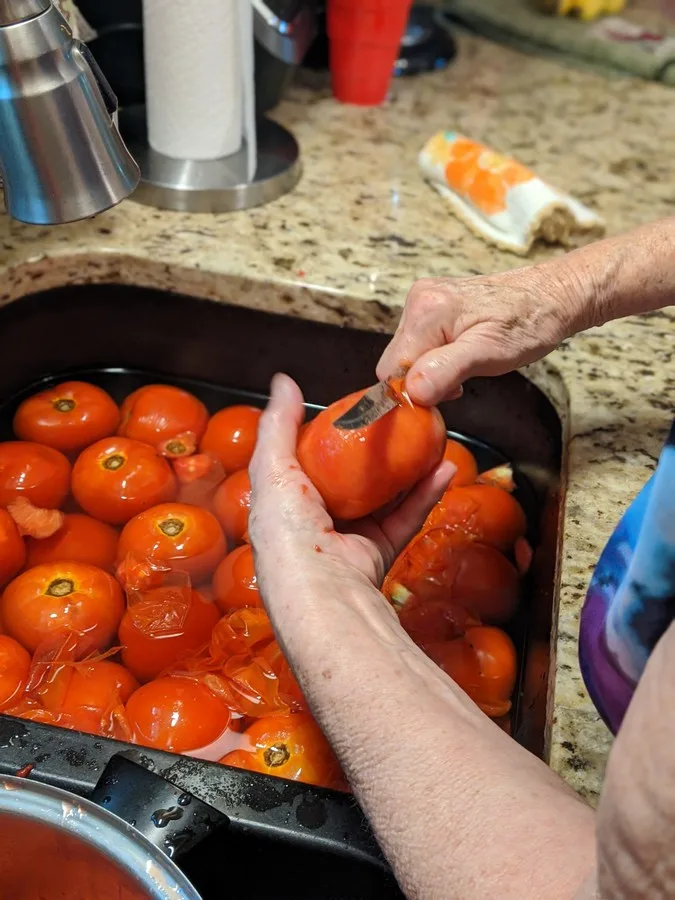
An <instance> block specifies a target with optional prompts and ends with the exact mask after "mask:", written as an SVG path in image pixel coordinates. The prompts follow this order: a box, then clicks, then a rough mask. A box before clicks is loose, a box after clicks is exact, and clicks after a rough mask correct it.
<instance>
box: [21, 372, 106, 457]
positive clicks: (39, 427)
mask: <svg viewBox="0 0 675 900" xmlns="http://www.w3.org/2000/svg"><path fill="white" fill-rule="evenodd" d="M119 420H120V411H119V409H118V406H117V404H116V403H115V401H114V400H113V399H112V397H111V396H110V395H109V394H107V393H106V392H105V391H104V390H102V389H101V388H99V387H96V386H95V385H93V384H86V382H84V381H65V382H64V383H63V384H58V385H56V387H52V388H47V390H45V391H41V392H40V393H39V394H35V395H34V396H33V397H29V398H28V399H27V400H24V401H23V403H22V404H21V405H20V406H19V408H18V409H17V411H16V415H15V416H14V432H15V434H16V436H17V437H19V438H21V440H22V441H35V442H36V443H38V444H46V445H47V447H53V448H54V449H55V450H61V451H62V452H63V453H73V452H76V451H79V450H83V449H84V448H85V447H87V446H88V445H89V444H92V443H93V442H94V441H99V440H101V438H104V437H108V436H109V435H111V434H115V430H116V428H117V426H118V424H119Z"/></svg>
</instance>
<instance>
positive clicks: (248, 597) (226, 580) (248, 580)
mask: <svg viewBox="0 0 675 900" xmlns="http://www.w3.org/2000/svg"><path fill="white" fill-rule="evenodd" d="M212 590H213V596H214V598H215V601H216V603H217V604H218V606H219V607H220V608H221V610H222V611H223V612H229V611H230V610H233V609H240V608H242V607H245V606H262V605H263V602H262V597H261V596H260V592H259V590H258V579H257V577H256V574H255V566H254V563H253V550H252V549H251V547H250V545H249V544H244V545H243V546H242V547H237V549H236V550H233V551H232V552H231V553H228V555H227V556H226V557H225V559H224V560H223V561H222V562H221V563H220V565H219V566H218V568H217V569H216V571H215V573H214V575H213V582H212Z"/></svg>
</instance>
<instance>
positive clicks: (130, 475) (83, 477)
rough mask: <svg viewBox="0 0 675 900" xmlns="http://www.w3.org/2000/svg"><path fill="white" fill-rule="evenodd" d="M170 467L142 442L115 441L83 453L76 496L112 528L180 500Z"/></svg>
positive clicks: (77, 466) (75, 481)
mask: <svg viewBox="0 0 675 900" xmlns="http://www.w3.org/2000/svg"><path fill="white" fill-rule="evenodd" d="M176 490H177V485H176V477H175V475H174V474H173V470H172V468H171V466H170V465H169V463H168V462H167V461H166V460H165V459H164V458H163V457H161V456H158V454H157V453H156V452H155V451H154V450H153V449H152V447H150V446H148V444H143V443H141V442H140V441H135V440H129V439H128V438H125V437H111V438H106V439H105V440H102V441H98V442H97V443H95V444H92V445H91V447H88V448H87V449H86V450H83V451H82V453H81V454H80V455H79V456H78V458H77V461H76V463H75V466H74V467H73V495H74V497H75V499H76V500H77V502H78V503H79V504H80V506H81V507H82V509H83V510H84V511H85V512H87V513H89V515H90V516H93V517H94V518H95V519H100V520H101V521H102V522H107V523H108V524H109V525H124V524H125V523H126V522H128V521H129V519H133V517H134V516H137V515H138V514H139V513H142V512H145V510H146V509H150V507H152V506H156V505H157V504H158V503H166V502H167V501H170V500H173V499H174V497H175V496H176Z"/></svg>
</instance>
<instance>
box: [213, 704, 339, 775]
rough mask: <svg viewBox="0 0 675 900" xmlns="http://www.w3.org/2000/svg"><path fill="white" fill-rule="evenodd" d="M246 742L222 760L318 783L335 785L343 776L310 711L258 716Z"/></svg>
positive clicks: (239, 767) (266, 772)
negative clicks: (259, 717) (260, 717)
mask: <svg viewBox="0 0 675 900" xmlns="http://www.w3.org/2000/svg"><path fill="white" fill-rule="evenodd" d="M242 743H243V746H242V748H241V749H240V750H233V751H232V752H231V753H228V754H227V756H224V757H223V758H222V759H221V760H220V762H221V763H222V764H223V765H225V766H234V767H235V768H237V769H248V770H249V772H262V773H264V774H265V775H275V776H276V777H277V778H287V779H288V780H289V781H302V782H305V783H306V784H313V785H316V786H317V787H332V786H333V784H335V782H336V781H337V780H338V778H339V777H340V765H339V763H338V761H337V759H336V757H335V754H334V753H333V751H332V749H331V746H330V744H329V743H328V741H327V740H326V738H325V737H324V736H323V734H322V733H321V729H320V728H319V726H318V725H317V724H316V722H315V721H314V719H313V718H312V717H311V716H310V715H309V714H308V713H289V714H288V715H284V716H267V717H266V718H264V719H258V721H257V722H254V723H253V725H251V726H250V728H247V729H246V731H245V732H244V733H243V735H242Z"/></svg>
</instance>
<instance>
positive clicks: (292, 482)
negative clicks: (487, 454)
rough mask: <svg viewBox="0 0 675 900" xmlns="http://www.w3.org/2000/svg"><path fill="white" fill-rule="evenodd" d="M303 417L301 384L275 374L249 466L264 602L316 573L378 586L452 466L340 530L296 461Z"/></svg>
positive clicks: (327, 585)
mask: <svg viewBox="0 0 675 900" xmlns="http://www.w3.org/2000/svg"><path fill="white" fill-rule="evenodd" d="M303 415H304V410H303V405H302V395H301V393H300V390H299V388H298V386H297V385H296V384H295V383H294V382H293V381H292V380H291V379H290V378H288V377H286V376H285V375H276V376H275V377H274V379H273V381H272V396H271V400H270V404H269V405H268V407H267V410H266V411H265V413H263V417H262V419H261V424H260V430H259V435H258V444H257V447H256V451H255V453H254V456H253V460H252V462H251V468H250V474H251V484H252V487H253V503H252V506H251V519H250V524H249V533H250V535H251V540H252V543H253V547H254V549H255V558H256V572H257V575H258V579H259V581H260V583H261V584H262V586H263V591H262V593H263V597H266V598H267V599H268V600H269V598H270V597H271V596H273V595H275V594H277V593H278V594H279V595H280V596H282V595H284V594H287V593H288V590H289V589H290V590H292V584H293V583H294V582H297V581H298V580H299V579H303V578H306V579H309V578H311V577H312V576H313V575H318V578H319V580H320V579H323V582H324V585H325V587H324V590H326V591H329V590H330V589H331V580H332V579H343V580H346V581H349V582H356V583H357V584H358V585H360V586H361V588H362V587H363V585H364V584H369V585H370V586H371V587H372V586H375V587H378V586H379V584H380V582H381V581H382V578H383V577H384V573H385V571H386V570H387V569H388V568H389V566H390V565H391V563H392V562H393V559H394V556H395V555H396V553H397V552H398V551H399V550H400V549H402V547H403V546H404V545H405V544H406V543H407V541H408V540H409V539H410V537H411V536H412V535H413V534H414V533H415V532H416V531H417V530H418V529H419V528H420V526H421V525H422V523H423V521H424V518H425V515H426V513H427V512H428V510H429V509H430V507H431V506H432V504H433V503H434V502H435V501H436V500H437V499H438V497H439V496H440V494H441V493H442V491H443V490H444V488H445V487H446V486H447V484H448V481H449V480H450V478H451V477H452V474H453V472H454V471H455V468H454V466H453V465H452V463H448V462H443V463H441V464H440V465H439V466H438V467H437V468H435V469H434V470H433V471H432V472H431V474H429V475H428V476H427V477H426V478H425V479H424V480H423V481H422V482H420V484H419V485H418V486H417V487H416V488H415V489H413V490H412V491H411V493H410V494H409V495H408V496H407V497H406V499H405V500H404V501H403V503H402V504H401V505H400V506H398V507H397V508H396V509H394V510H393V511H392V512H390V513H389V514H388V515H385V516H384V517H382V518H381V519H379V520H378V519H375V518H373V517H367V518H364V519H359V520H356V521H352V522H350V523H349V530H348V531H346V532H338V531H336V529H335V525H334V523H333V520H332V519H331V517H330V515H329V514H328V512H327V510H326V505H325V503H324V501H323V500H322V498H321V495H320V494H319V492H318V490H317V489H316V488H315V487H314V485H313V484H312V482H311V481H310V479H309V477H308V476H307V475H306V474H305V473H304V472H303V471H302V469H301V468H300V466H299V465H298V461H297V458H296V454H295V447H296V441H297V435H298V429H299V427H300V425H301V423H302V419H303ZM241 549H242V550H245V548H241ZM258 570H259V571H258ZM289 571H290V572H292V578H290V579H289V580H288V581H287V582H286V584H284V572H289ZM275 605H276V604H275Z"/></svg>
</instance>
